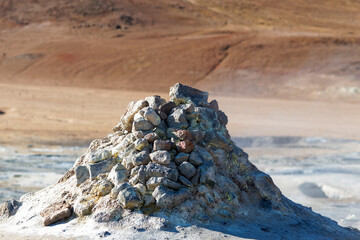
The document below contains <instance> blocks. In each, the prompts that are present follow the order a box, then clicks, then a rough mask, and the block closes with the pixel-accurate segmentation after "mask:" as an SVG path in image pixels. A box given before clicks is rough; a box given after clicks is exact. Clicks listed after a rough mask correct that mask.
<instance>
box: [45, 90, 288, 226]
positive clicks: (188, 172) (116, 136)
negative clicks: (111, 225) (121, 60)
mask: <svg viewBox="0 0 360 240" xmlns="http://www.w3.org/2000/svg"><path fill="white" fill-rule="evenodd" d="M227 122H228V118H227V116H226V115H225V113H224V112H222V111H221V110H219V106H218V103H217V101H216V100H212V101H210V102H208V93H206V92H203V91H200V90H197V89H194V88H191V87H188V86H185V85H182V84H176V85H174V86H173V87H171V88H170V101H166V100H165V99H163V98H161V97H159V96H151V97H147V98H145V99H144V100H139V101H137V102H131V103H130V104H129V106H128V108H127V110H126V112H125V114H124V115H123V116H122V117H121V120H120V122H119V124H118V125H117V126H116V127H115V128H114V129H113V130H114V133H112V134H110V135H108V136H107V137H106V138H104V139H101V140H94V141H93V142H92V143H91V144H90V147H89V149H88V151H87V152H86V153H85V154H84V155H83V156H81V157H80V158H79V159H78V160H77V161H76V163H75V165H74V166H73V168H72V169H70V170H69V171H68V172H67V173H66V174H65V176H64V177H63V178H62V179H61V180H60V183H59V184H61V183H66V188H65V189H64V191H63V192H59V194H58V195H59V196H58V198H56V199H55V200H54V202H53V203H51V204H50V205H49V206H48V207H47V208H45V209H43V211H42V212H41V215H42V216H43V218H44V224H45V225H49V224H52V223H54V222H56V221H59V220H63V219H66V218H68V217H71V216H73V217H85V216H89V217H91V218H93V219H94V220H96V221H98V222H107V221H117V220H119V219H121V218H123V217H124V216H127V215H129V214H131V213H132V212H133V211H136V212H138V211H141V212H143V213H145V214H153V213H157V212H160V211H162V212H169V213H179V214H180V215H182V216H183V217H184V219H192V220H194V219H198V220H201V221H206V219H210V218H213V217H219V218H236V217H238V216H240V215H244V214H245V215H246V214H248V211H249V209H259V208H260V209H268V210H274V211H279V210H281V211H291V210H289V209H290V208H288V207H287V206H286V205H284V203H283V202H282V201H281V200H282V198H283V196H282V194H281V192H280V191H279V189H278V188H277V187H276V186H275V185H274V184H273V182H272V180H271V178H270V177H269V176H268V175H266V174H264V173H263V172H261V171H259V170H258V169H257V168H256V167H255V166H254V165H252V164H251V163H250V162H249V161H248V156H247V154H246V153H245V152H243V151H242V150H241V149H240V148H238V147H237V146H236V145H235V144H234V143H233V142H232V141H231V139H230V135H229V133H228V131H227V129H226V124H227Z"/></svg>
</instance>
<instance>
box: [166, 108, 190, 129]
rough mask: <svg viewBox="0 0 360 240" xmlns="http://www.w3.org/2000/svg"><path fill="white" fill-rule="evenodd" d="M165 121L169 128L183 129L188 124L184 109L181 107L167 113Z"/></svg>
mask: <svg viewBox="0 0 360 240" xmlns="http://www.w3.org/2000/svg"><path fill="white" fill-rule="evenodd" d="M166 122H167V124H168V126H169V128H178V129H184V128H187V127H188V126H189V123H188V121H187V120H186V117H185V110H183V109H174V111H172V113H171V114H170V115H168V118H167V119H166Z"/></svg>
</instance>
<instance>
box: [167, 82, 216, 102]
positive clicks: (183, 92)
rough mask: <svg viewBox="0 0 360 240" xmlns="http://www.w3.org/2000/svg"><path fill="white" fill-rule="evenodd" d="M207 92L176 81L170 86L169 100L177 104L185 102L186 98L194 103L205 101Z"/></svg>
mask: <svg viewBox="0 0 360 240" xmlns="http://www.w3.org/2000/svg"><path fill="white" fill-rule="evenodd" d="M208 96H209V94H208V93H207V92H203V91H200V90H198V89H195V88H192V87H189V86H186V85H183V84H181V83H177V84H175V85H174V86H172V87H170V100H171V101H174V102H175V103H176V104H177V105H178V104H180V103H185V102H186V101H187V100H191V101H193V102H194V103H195V104H199V103H200V102H204V103H207V100H208Z"/></svg>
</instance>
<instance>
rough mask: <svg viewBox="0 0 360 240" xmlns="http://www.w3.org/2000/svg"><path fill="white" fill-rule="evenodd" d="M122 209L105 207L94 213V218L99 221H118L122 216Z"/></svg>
mask: <svg viewBox="0 0 360 240" xmlns="http://www.w3.org/2000/svg"><path fill="white" fill-rule="evenodd" d="M121 215H122V211H121V209H117V208H114V209H104V210H103V211H99V212H97V213H95V214H94V216H93V217H92V219H94V221H95V222H98V223H108V222H117V221H119V220H120V219H121V218H122V216H121Z"/></svg>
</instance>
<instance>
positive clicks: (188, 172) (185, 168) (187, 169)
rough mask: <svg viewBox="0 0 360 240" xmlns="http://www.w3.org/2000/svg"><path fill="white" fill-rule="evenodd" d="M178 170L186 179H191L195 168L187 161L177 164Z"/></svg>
mask: <svg viewBox="0 0 360 240" xmlns="http://www.w3.org/2000/svg"><path fill="white" fill-rule="evenodd" d="M179 171H180V172H181V174H182V175H184V176H185V177H186V178H187V179H191V177H192V176H194V175H195V173H196V168H195V167H194V166H193V165H192V164H191V163H189V162H183V163H182V164H181V165H180V166H179Z"/></svg>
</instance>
